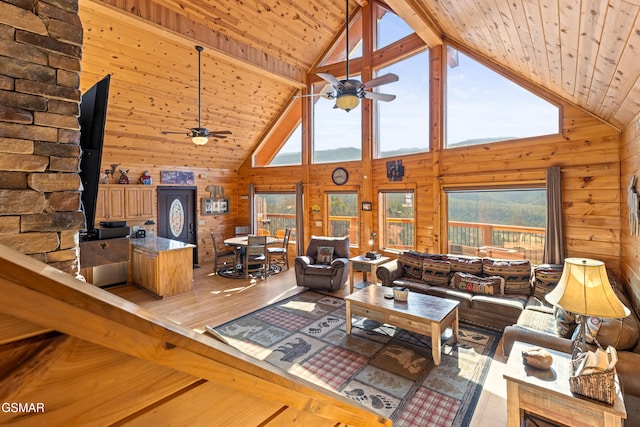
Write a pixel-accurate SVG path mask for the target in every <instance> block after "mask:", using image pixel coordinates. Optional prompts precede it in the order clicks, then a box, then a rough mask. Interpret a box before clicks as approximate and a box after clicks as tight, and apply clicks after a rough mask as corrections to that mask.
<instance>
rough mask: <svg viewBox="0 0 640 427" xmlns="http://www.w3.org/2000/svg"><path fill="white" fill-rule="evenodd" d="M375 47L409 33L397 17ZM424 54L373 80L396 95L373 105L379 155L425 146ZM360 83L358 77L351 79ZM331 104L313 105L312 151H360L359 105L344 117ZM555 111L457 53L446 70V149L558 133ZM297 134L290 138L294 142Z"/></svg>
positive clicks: (388, 20) (293, 147)
mask: <svg viewBox="0 0 640 427" xmlns="http://www.w3.org/2000/svg"><path fill="white" fill-rule="evenodd" d="M381 22H382V25H380V30H379V41H380V42H379V45H380V46H386V45H388V44H389V43H391V42H393V41H395V40H398V39H400V38H402V37H404V36H406V35H407V34H410V32H411V29H410V28H409V27H408V26H407V25H406V24H405V23H404V22H403V21H402V20H401V19H400V18H398V17H397V16H395V15H393V14H387V15H385V16H384V18H383V20H382V21H381ZM428 65H429V61H428V53H426V52H425V53H422V54H419V55H417V56H415V57H411V58H408V59H405V60H404V61H402V62H400V63H396V64H393V65H391V66H389V67H387V68H385V69H383V70H380V72H379V73H378V75H382V74H386V73H387V72H393V73H395V74H397V75H398V76H399V78H400V79H399V81H398V82H395V83H390V84H387V85H384V86H381V87H380V88H379V91H380V92H383V93H390V94H394V95H396V99H395V100H394V101H391V102H388V103H385V102H378V104H380V105H379V106H378V108H379V109H378V111H379V116H380V117H381V119H380V134H379V135H380V141H381V149H382V150H392V149H401V148H411V147H422V146H426V144H428V131H429V123H428V121H429V112H428V108H429V105H428V101H429V93H428V88H429V86H428V83H429V75H428V73H429V71H428ZM350 77H351V78H357V79H359V78H360V76H350ZM333 104H334V101H332V100H327V99H319V100H318V101H317V102H316V103H315V109H316V112H315V115H314V117H315V129H314V135H315V141H316V145H317V148H318V149H320V150H327V149H332V148H339V147H357V148H360V144H361V142H360V117H361V114H362V104H361V105H360V106H358V107H357V108H356V109H354V110H352V111H350V112H348V113H347V112H345V111H343V110H339V109H334V108H333ZM558 114H559V112H558V109H557V107H555V106H553V105H552V104H550V103H548V102H547V101H545V100H543V99H541V98H539V97H537V96H535V95H533V94H531V93H530V92H528V91H526V90H525V89H523V88H521V87H520V86H518V85H516V84H515V83H513V82H511V81H510V80H508V79H506V78H504V77H502V76H500V75H499V74H497V73H495V72H494V71H492V70H490V69H488V68H487V67H485V66H483V65H481V64H479V63H478V62H476V61H474V60H472V59H471V58H469V57H467V56H466V55H464V54H462V53H458V66H456V67H454V68H449V67H447V88H446V117H447V122H446V139H447V141H448V143H452V142H460V141H465V140H470V139H478V138H487V137H496V138H501V137H528V136H535V135H544V134H549V133H556V132H558V125H559V119H558ZM299 135H300V133H299V132H297V133H296V134H294V137H295V138H296V140H297V141H299V140H300V136H299ZM299 151H300V145H299V144H288V145H287V146H285V147H284V148H283V150H282V151H281V152H283V153H285V152H299Z"/></svg>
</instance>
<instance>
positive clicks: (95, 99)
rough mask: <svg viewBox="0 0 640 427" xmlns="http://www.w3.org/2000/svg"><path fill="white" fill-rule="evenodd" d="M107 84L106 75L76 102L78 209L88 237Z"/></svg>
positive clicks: (93, 216)
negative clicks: (79, 199)
mask: <svg viewBox="0 0 640 427" xmlns="http://www.w3.org/2000/svg"><path fill="white" fill-rule="evenodd" d="M110 81H111V75H109V74H107V75H106V76H105V77H104V78H103V79H102V80H100V81H99V82H98V83H96V84H95V85H93V86H92V87H91V89H89V90H87V91H86V92H85V93H84V94H83V95H82V101H81V103H80V119H79V122H80V148H82V157H81V158H80V179H81V181H82V186H83V188H84V189H83V191H82V206H83V209H84V214H85V219H86V228H87V233H88V234H92V232H93V230H94V229H95V219H96V203H97V200H98V184H99V183H100V165H101V163H102V146H103V143H104V128H105V124H106V121H107V103H108V102H109V83H110Z"/></svg>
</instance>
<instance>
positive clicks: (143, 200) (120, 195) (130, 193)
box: [96, 184, 155, 221]
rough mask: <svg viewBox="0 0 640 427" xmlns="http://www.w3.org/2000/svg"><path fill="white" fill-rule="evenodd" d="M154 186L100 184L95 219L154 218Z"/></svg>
mask: <svg viewBox="0 0 640 427" xmlns="http://www.w3.org/2000/svg"><path fill="white" fill-rule="evenodd" d="M154 195H155V187H149V186H145V185H118V184H102V185H100V187H99V188H98V201H97V203H96V220H107V221H116V220H124V219H154V218H155V197H154Z"/></svg>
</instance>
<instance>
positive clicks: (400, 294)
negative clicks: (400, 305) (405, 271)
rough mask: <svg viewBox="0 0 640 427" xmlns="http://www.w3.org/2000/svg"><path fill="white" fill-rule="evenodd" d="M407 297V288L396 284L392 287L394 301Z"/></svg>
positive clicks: (404, 299) (403, 299)
mask: <svg viewBox="0 0 640 427" xmlns="http://www.w3.org/2000/svg"><path fill="white" fill-rule="evenodd" d="M408 297H409V289H407V288H403V287H402V286H396V287H395V288H393V299H395V300H396V301H403V302H404V301H406V300H407V298H408Z"/></svg>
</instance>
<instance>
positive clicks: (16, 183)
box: [0, 0, 84, 275]
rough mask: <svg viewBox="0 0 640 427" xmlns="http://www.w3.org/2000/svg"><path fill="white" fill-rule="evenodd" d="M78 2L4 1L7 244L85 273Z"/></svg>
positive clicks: (2, 225)
mask: <svg viewBox="0 0 640 427" xmlns="http://www.w3.org/2000/svg"><path fill="white" fill-rule="evenodd" d="M82 35H83V33H82V23H81V22H80V18H79V16H78V1H77V0H46V1H42V0H41V1H38V0H9V1H4V0H0V243H1V244H4V245H7V246H9V247H12V248H14V249H16V250H18V251H20V252H23V253H26V254H29V255H31V256H33V257H34V258H37V259H39V260H41V261H43V262H46V263H49V264H52V265H54V266H55V267H57V268H59V269H61V270H63V271H66V272H67V273H70V274H73V275H75V274H77V273H78V271H79V257H78V235H79V230H80V229H82V228H84V214H83V213H82V211H81V210H80V195H81V192H80V190H81V183H80V177H79V174H78V172H79V166H80V154H81V150H80V130H79V125H78V115H79V111H80V108H79V106H80V97H81V93H80V89H79V88H80V60H81V58H82Z"/></svg>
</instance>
